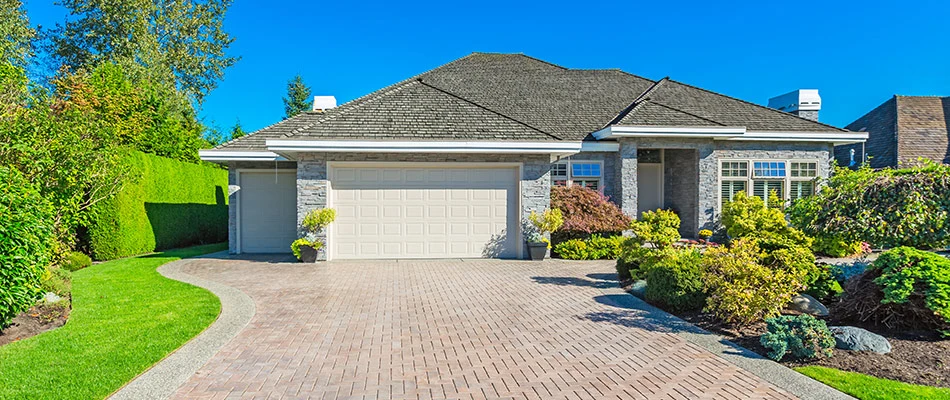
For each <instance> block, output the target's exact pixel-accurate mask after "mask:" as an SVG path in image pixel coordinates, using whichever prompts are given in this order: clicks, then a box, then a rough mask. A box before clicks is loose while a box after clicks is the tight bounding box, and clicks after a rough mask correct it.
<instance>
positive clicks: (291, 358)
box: [176, 260, 793, 399]
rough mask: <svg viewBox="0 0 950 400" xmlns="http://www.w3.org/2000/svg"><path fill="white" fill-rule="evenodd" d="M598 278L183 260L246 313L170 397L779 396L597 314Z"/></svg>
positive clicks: (474, 266) (544, 272)
mask: <svg viewBox="0 0 950 400" xmlns="http://www.w3.org/2000/svg"><path fill="white" fill-rule="evenodd" d="M611 271H613V266H612V263H610V262H567V261H560V260H550V261H546V262H543V263H536V262H527V261H500V260H439V261H372V262H330V263H322V264H317V265H303V264H291V263H273V262H261V261H240V260H207V261H205V262H201V263H195V264H192V265H191V266H190V267H189V269H188V270H187V271H186V272H188V273H191V274H194V275H197V276H200V277H203V278H207V279H212V280H215V281H218V282H221V283H224V284H227V285H230V286H233V287H235V288H238V289H240V290H242V291H244V292H245V293H247V294H248V295H249V296H251V297H252V298H253V299H254V300H255V302H256V305H257V314H256V315H255V316H254V318H253V319H252V321H251V323H250V324H249V325H248V326H247V327H246V328H245V329H244V330H243V331H242V332H241V333H240V334H239V335H238V336H237V337H236V338H235V339H234V340H233V341H232V342H231V343H229V344H228V345H227V346H225V348H224V349H222V350H221V351H220V352H219V353H218V354H217V355H216V356H214V357H213V358H212V359H211V361H209V362H208V364H206V365H205V366H204V367H203V368H202V369H201V370H200V371H199V372H198V373H197V374H195V375H194V376H193V377H192V378H191V379H190V380H189V381H188V382H187V383H186V384H184V385H183V386H182V387H181V388H179V390H178V393H177V395H176V397H178V398H189V399H205V398H208V399H212V398H213V399H219V398H220V399H225V398H227V399H230V398H321V399H489V398H505V399H713V398H717V399H718V398H728V399H777V398H783V399H788V398H793V397H792V396H791V395H790V394H788V393H786V392H784V391H782V390H780V389H777V388H775V387H773V386H771V385H769V384H768V383H765V382H764V381H762V380H761V379H759V378H757V377H755V376H754V375H752V374H750V373H749V372H748V371H744V370H741V369H739V368H738V367H736V366H734V365H732V364H730V363H727V362H726V361H724V360H722V359H720V358H718V357H716V356H715V355H713V354H712V353H709V352H707V351H705V350H703V349H701V348H699V347H697V346H694V345H692V344H690V343H688V342H686V341H684V340H683V339H681V338H679V337H678V336H676V335H674V334H672V333H668V332H662V331H661V330H660V329H654V328H652V327H651V325H650V321H647V320H646V319H644V318H643V317H642V316H641V315H640V313H638V310H628V309H622V308H616V307H613V306H611V305H609V302H606V301H603V300H604V299H605V298H606V297H609V296H611V295H605V292H604V289H606V288H616V285H617V284H616V282H615V281H611V280H610V279H612V275H611ZM614 276H615V275H614ZM612 296H625V295H620V294H612Z"/></svg>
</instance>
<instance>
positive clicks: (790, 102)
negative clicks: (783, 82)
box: [769, 89, 821, 112]
mask: <svg viewBox="0 0 950 400" xmlns="http://www.w3.org/2000/svg"><path fill="white" fill-rule="evenodd" d="M769 108H774V109H776V110H781V111H785V112H795V111H820V110H821V96H819V95H818V89H798V90H793V91H791V92H788V93H785V94H783V95H781V96H775V97H773V98H771V99H769Z"/></svg>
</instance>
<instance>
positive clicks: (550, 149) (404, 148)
mask: <svg viewBox="0 0 950 400" xmlns="http://www.w3.org/2000/svg"><path fill="white" fill-rule="evenodd" d="M266 143H267V149H268V150H270V151H272V152H276V153H281V154H292V153H311V152H314V153H473V154H549V155H552V156H560V157H564V156H569V155H573V154H577V153H578V152H580V151H581V147H582V144H581V142H579V141H578V142H573V141H572V142H568V141H531V142H528V141H524V142H521V141H415V140H413V141H394V140H280V139H271V140H267V142H266Z"/></svg>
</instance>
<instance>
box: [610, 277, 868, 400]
mask: <svg viewBox="0 0 950 400" xmlns="http://www.w3.org/2000/svg"><path fill="white" fill-rule="evenodd" d="M603 290H604V292H605V293H607V294H608V296H605V297H606V298H607V299H608V300H606V301H608V302H610V303H611V305H613V306H614V307H618V308H625V309H630V310H637V311H640V312H641V313H642V315H640V316H641V317H642V318H644V319H649V320H651V321H649V323H650V326H651V329H657V330H659V331H663V332H669V333H673V334H675V335H677V336H679V337H681V338H683V339H684V340H686V341H687V342H690V343H692V344H694V345H697V346H699V347H701V348H703V349H706V350H707V351H709V352H711V353H713V354H715V355H717V356H719V357H720V358H722V359H724V360H726V361H728V362H730V363H732V364H734V365H736V366H738V367H739V368H742V369H744V370H746V371H749V372H750V373H752V374H753V375H756V376H758V377H759V378H762V379H763V380H765V381H766V382H769V383H771V384H773V385H775V386H777V387H779V388H782V389H784V390H785V391H787V392H789V393H791V394H793V395H795V396H797V397H798V398H800V399H802V400H811V399H816V400H826V399H827V400H835V399H842V400H844V399H850V400H854V398H853V397H851V396H849V395H847V394H845V393H842V392H839V391H838V390H837V389H834V388H832V387H831V386H828V385H825V384H824V383H821V382H818V381H816V380H814V379H812V378H809V377H807V376H805V375H802V374H800V373H798V372H796V371H795V370H793V369H791V368H788V367H786V366H784V365H782V364H779V363H777V362H774V361H772V360H769V359H767V358H764V357H762V356H760V355H758V354H756V353H754V352H753V351H751V350H749V349H746V348H744V347H742V346H739V345H737V344H735V343H733V342H730V341H728V340H726V339H724V338H723V337H722V336H719V335H716V334H714V333H711V332H708V331H706V330H704V329H702V328H699V327H697V326H696V325H693V324H690V323H689V322H686V321H684V320H682V319H680V318H679V317H677V316H675V315H673V314H670V313H668V312H666V311H663V310H661V309H659V308H656V307H654V306H652V305H650V304H649V303H647V302H645V301H643V300H641V299H639V298H637V297H636V296H633V295H631V294H630V293H627V292H626V291H624V290H623V289H621V288H606V289H603Z"/></svg>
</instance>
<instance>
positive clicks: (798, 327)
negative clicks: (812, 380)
mask: <svg viewBox="0 0 950 400" xmlns="http://www.w3.org/2000/svg"><path fill="white" fill-rule="evenodd" d="M765 322H766V325H767V326H768V333H766V334H764V335H762V338H760V339H759V341H760V342H761V343H762V346H764V347H765V348H766V349H768V350H769V353H768V356H769V358H771V359H773V360H775V361H781V360H782V358H783V357H785V355H786V354H788V353H791V354H792V357H794V358H796V359H806V360H808V359H814V358H824V357H831V356H832V354H833V351H832V349H833V348H834V347H835V338H834V336H833V335H832V334H831V331H829V330H828V325H826V324H825V321H822V320H819V319H816V318H815V317H812V316H811V315H796V316H781V317H776V318H769V319H767V320H766V321H765Z"/></svg>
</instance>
